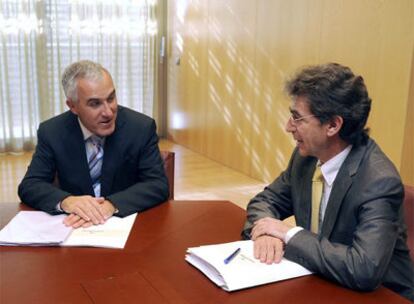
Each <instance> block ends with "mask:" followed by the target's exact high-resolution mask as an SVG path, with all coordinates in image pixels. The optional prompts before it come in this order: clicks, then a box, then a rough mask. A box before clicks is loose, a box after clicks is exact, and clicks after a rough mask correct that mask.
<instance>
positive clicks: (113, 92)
mask: <svg viewBox="0 0 414 304" xmlns="http://www.w3.org/2000/svg"><path fill="white" fill-rule="evenodd" d="M115 93H116V90H115V89H113V91H112V92H111V93H109V95H108V96H107V97H106V98H105V100H106V99H108V98H110V97H113V96H114V95H115ZM94 101H101V99H100V98H97V97H92V98H89V99H88V100H87V101H86V102H87V103H89V102H94Z"/></svg>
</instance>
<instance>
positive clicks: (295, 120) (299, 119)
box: [289, 114, 316, 127]
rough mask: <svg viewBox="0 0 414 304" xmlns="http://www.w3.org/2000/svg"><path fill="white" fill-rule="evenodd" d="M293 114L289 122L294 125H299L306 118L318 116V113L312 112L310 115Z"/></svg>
mask: <svg viewBox="0 0 414 304" xmlns="http://www.w3.org/2000/svg"><path fill="white" fill-rule="evenodd" d="M293 115H294V114H292V115H291V116H290V117H289V122H290V123H291V125H292V126H294V127H297V126H298V125H300V123H301V122H302V120H304V119H305V118H311V117H315V116H316V115H313V114H310V115H305V116H299V117H293Z"/></svg>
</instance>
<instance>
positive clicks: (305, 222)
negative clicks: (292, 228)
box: [296, 158, 317, 230]
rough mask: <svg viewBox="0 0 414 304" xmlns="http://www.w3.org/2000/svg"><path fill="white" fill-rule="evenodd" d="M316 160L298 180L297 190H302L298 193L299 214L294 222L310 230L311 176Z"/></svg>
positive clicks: (306, 167)
mask: <svg viewBox="0 0 414 304" xmlns="http://www.w3.org/2000/svg"><path fill="white" fill-rule="evenodd" d="M316 162H317V159H316V158H312V159H311V161H310V162H309V163H308V164H307V165H306V166H305V170H304V172H303V176H302V177H300V178H299V182H300V185H299V187H298V189H302V191H300V193H299V209H298V210H303V211H304V212H300V213H298V214H297V215H296V221H297V222H298V224H299V225H302V226H303V227H304V228H306V229H308V230H310V224H311V214H312V176H313V171H314V168H315V166H316Z"/></svg>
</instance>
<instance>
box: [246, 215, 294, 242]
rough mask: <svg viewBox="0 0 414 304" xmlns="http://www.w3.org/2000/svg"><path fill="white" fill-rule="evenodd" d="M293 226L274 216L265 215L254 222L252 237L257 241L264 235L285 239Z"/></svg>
mask: <svg viewBox="0 0 414 304" xmlns="http://www.w3.org/2000/svg"><path fill="white" fill-rule="evenodd" d="M291 228H293V227H292V226H290V225H288V224H286V223H285V222H282V221H280V220H277V219H274V218H270V217H265V218H262V219H260V220H258V221H256V222H255V223H254V226H253V229H252V233H251V238H252V240H254V241H255V240H256V239H257V238H259V237H260V236H262V235H269V236H273V237H276V238H278V239H281V240H284V239H285V236H286V233H287V232H288V230H289V229H291Z"/></svg>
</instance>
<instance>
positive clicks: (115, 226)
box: [0, 211, 137, 248]
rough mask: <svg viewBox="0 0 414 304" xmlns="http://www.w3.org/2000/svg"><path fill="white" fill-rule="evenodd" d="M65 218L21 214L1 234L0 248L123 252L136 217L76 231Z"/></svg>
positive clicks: (115, 220) (29, 213) (43, 213)
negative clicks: (109, 249) (53, 248)
mask: <svg viewBox="0 0 414 304" xmlns="http://www.w3.org/2000/svg"><path fill="white" fill-rule="evenodd" d="M66 216H67V215H66V214H60V215H50V214H48V213H46V212H43V211H20V212H19V213H18V214H17V215H16V216H15V217H14V218H13V219H12V220H11V221H10V222H9V223H8V224H7V225H6V226H5V227H4V228H3V229H2V230H1V231H0V246H89V247H106V248H124V247H125V243H126V241H127V239H128V236H129V232H130V231H131V228H132V225H133V224H134V221H135V218H136V216H137V213H135V214H131V215H130V216H127V217H124V218H119V217H114V216H113V217H111V218H109V219H108V220H107V221H106V222H105V223H104V224H103V225H96V226H95V225H93V226H91V227H88V228H78V229H73V228H72V227H66V226H65V225H64V224H63V220H64V219H65V217H66Z"/></svg>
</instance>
